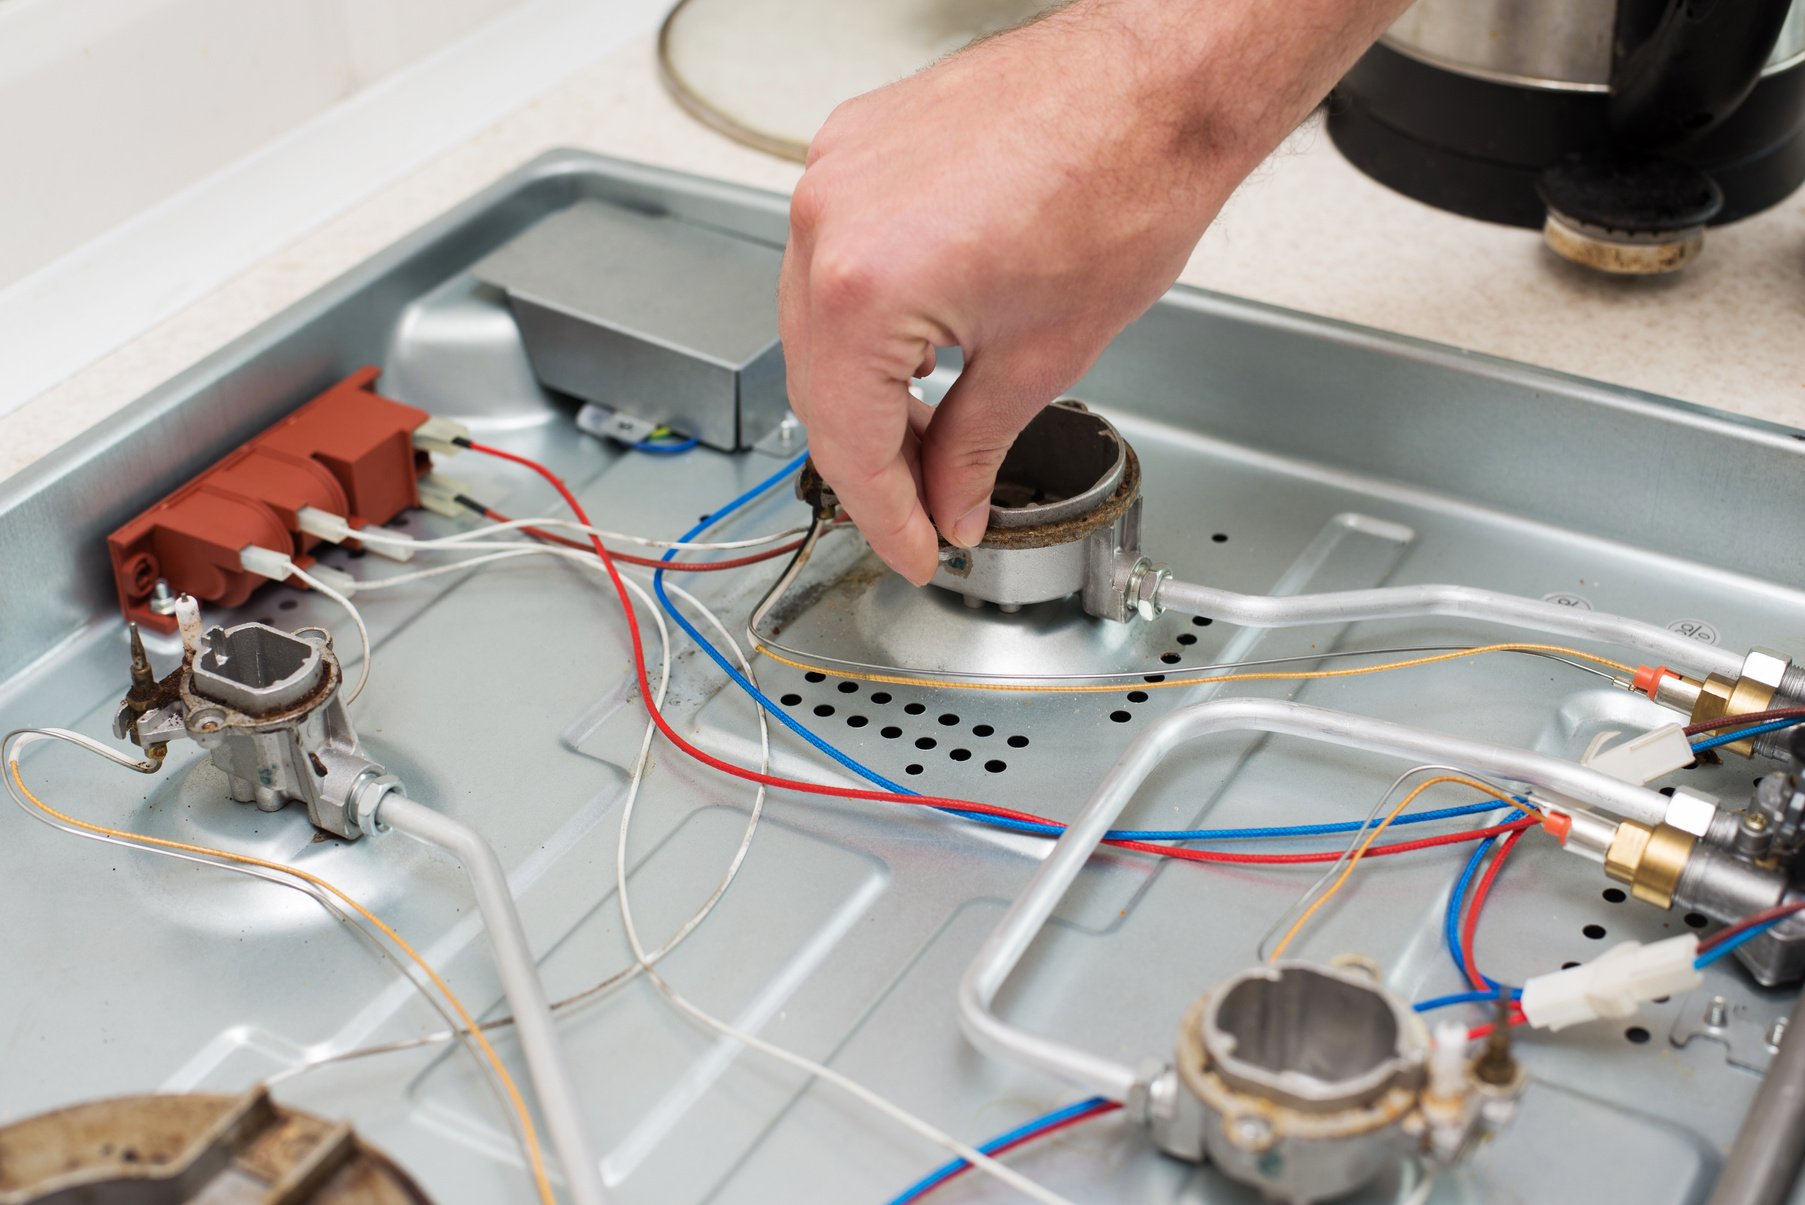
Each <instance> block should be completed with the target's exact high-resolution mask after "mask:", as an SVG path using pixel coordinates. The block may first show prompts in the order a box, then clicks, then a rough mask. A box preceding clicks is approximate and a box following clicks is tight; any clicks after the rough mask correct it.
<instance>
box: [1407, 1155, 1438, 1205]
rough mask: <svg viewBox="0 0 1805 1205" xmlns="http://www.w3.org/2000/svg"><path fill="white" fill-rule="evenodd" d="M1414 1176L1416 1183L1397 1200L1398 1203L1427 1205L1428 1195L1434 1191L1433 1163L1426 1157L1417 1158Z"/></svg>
mask: <svg viewBox="0 0 1805 1205" xmlns="http://www.w3.org/2000/svg"><path fill="white" fill-rule="evenodd" d="M1416 1177H1417V1179H1416V1183H1415V1184H1414V1185H1413V1186H1412V1187H1411V1189H1410V1191H1409V1192H1408V1193H1406V1194H1405V1195H1404V1196H1403V1198H1401V1199H1400V1200H1399V1201H1398V1205H1427V1202H1428V1200H1429V1195H1430V1194H1431V1193H1433V1192H1434V1191H1435V1165H1434V1164H1432V1163H1430V1162H1429V1161H1428V1160H1426V1159H1418V1160H1417V1161H1416Z"/></svg>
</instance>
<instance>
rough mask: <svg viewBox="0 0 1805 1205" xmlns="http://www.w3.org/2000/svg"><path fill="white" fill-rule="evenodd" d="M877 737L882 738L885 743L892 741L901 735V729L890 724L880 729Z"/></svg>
mask: <svg viewBox="0 0 1805 1205" xmlns="http://www.w3.org/2000/svg"><path fill="white" fill-rule="evenodd" d="M878 735H879V736H881V737H883V738H884V739H885V740H887V741H893V740H895V739H896V738H897V737H899V736H901V735H902V729H901V728H898V727H897V726H896V725H895V724H890V725H887V726H886V727H883V728H880V729H879V730H878Z"/></svg>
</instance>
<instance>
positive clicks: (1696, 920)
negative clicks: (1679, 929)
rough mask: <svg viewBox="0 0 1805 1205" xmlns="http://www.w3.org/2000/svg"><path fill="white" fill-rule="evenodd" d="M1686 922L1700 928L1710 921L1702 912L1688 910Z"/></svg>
mask: <svg viewBox="0 0 1805 1205" xmlns="http://www.w3.org/2000/svg"><path fill="white" fill-rule="evenodd" d="M1686 923H1687V924H1688V925H1690V926H1692V927H1693V928H1694V929H1702V928H1704V927H1705V926H1706V925H1708V924H1710V923H1711V922H1710V920H1709V919H1708V918H1707V917H1705V915H1704V914H1703V913H1699V912H1688V913H1687V914H1686Z"/></svg>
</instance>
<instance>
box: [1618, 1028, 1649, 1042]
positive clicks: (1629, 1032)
mask: <svg viewBox="0 0 1805 1205" xmlns="http://www.w3.org/2000/svg"><path fill="white" fill-rule="evenodd" d="M1623 1036H1624V1037H1626V1038H1628V1039H1629V1040H1630V1041H1632V1042H1634V1043H1635V1044H1636V1045H1638V1046H1640V1045H1642V1044H1643V1043H1644V1042H1646V1041H1648V1038H1649V1033H1648V1030H1646V1029H1643V1028H1642V1027H1641V1026H1640V1025H1632V1026H1630V1027H1629V1028H1628V1029H1626V1030H1624V1031H1623Z"/></svg>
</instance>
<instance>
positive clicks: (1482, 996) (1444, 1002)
mask: <svg viewBox="0 0 1805 1205" xmlns="http://www.w3.org/2000/svg"><path fill="white" fill-rule="evenodd" d="M1497 1001H1498V993H1497V992H1454V993H1453V994H1451V995H1447V996H1437V997H1435V998H1434V999H1433V1000H1423V1001H1420V1002H1418V1003H1416V1004H1413V1005H1411V1007H1412V1008H1414V1009H1416V1011H1417V1012H1419V1013H1427V1012H1434V1011H1435V1010H1436V1009H1438V1008H1447V1007H1449V1006H1450V1005H1455V1004H1496V1003H1497Z"/></svg>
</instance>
